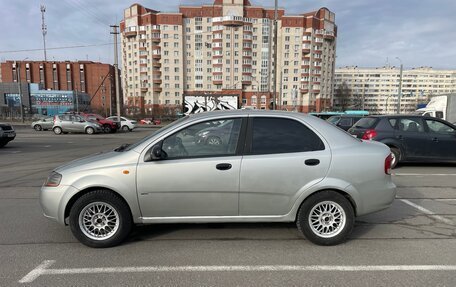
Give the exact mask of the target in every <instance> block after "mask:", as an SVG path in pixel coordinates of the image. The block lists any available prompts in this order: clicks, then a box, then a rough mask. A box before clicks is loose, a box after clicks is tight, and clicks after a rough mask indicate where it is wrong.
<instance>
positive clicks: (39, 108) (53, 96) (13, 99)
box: [0, 83, 91, 118]
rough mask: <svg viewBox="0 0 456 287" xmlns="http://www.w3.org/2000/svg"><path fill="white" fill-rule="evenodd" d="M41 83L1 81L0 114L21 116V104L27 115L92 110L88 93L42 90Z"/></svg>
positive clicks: (48, 114) (50, 114)
mask: <svg viewBox="0 0 456 287" xmlns="http://www.w3.org/2000/svg"><path fill="white" fill-rule="evenodd" d="M39 86H40V85H39V84H26V83H22V84H21V91H20V93H21V94H22V97H21V98H20V96H19V95H20V94H19V86H18V85H17V84H14V83H0V115H1V116H2V117H3V118H9V117H14V118H17V117H18V116H20V106H21V100H22V106H23V108H24V113H25V114H26V115H31V116H34V117H40V116H53V115H57V114H60V113H65V112H69V111H81V112H82V111H91V108H90V96H89V95H88V94H87V93H82V92H77V91H62V90H42V89H40V88H39Z"/></svg>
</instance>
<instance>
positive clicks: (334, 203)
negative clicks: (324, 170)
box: [296, 190, 355, 245]
mask: <svg viewBox="0 0 456 287" xmlns="http://www.w3.org/2000/svg"><path fill="white" fill-rule="evenodd" d="M354 221H355V215H354V210H353V207H352V205H351V204H350V202H349V201H348V199H347V198H345V197H344V196H343V195H341V194H339V193H337V192H335V191H331V190H326V191H322V192H318V193H316V194H313V195H311V196H310V197H309V198H307V199H306V200H305V201H304V202H303V204H302V205H301V207H300V209H299V212H298V215H297V220H296V225H297V227H298V229H299V231H301V232H302V234H304V236H305V237H306V238H307V239H308V240H309V241H311V242H313V243H315V244H318V245H336V244H340V243H342V242H344V241H345V240H346V239H347V237H348V235H350V233H351V231H352V230H353V225H354Z"/></svg>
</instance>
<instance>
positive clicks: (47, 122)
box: [32, 117, 54, 131]
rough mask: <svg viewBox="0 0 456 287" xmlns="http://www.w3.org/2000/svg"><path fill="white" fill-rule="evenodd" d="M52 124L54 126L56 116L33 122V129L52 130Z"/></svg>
mask: <svg viewBox="0 0 456 287" xmlns="http://www.w3.org/2000/svg"><path fill="white" fill-rule="evenodd" d="M52 126H54V118H53V117H50V118H44V119H41V120H37V121H35V122H33V123H32V129H34V130H35V131H46V130H52Z"/></svg>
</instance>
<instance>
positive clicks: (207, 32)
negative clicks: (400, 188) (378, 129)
mask: <svg viewBox="0 0 456 287" xmlns="http://www.w3.org/2000/svg"><path fill="white" fill-rule="evenodd" d="M278 17H279V21H278V39H277V42H278V46H277V51H278V62H277V63H278V73H277V82H276V84H277V108H278V109H287V110H298V111H302V112H308V111H320V110H324V109H329V108H330V106H331V104H332V94H333V85H332V80H333V77H334V67H335V65H334V64H335V50H336V36H337V27H336V25H335V15H334V13H332V12H330V11H329V10H328V9H326V8H321V9H319V10H318V11H314V12H309V13H305V14H299V15H286V14H285V10H284V9H279V10H278ZM273 19H274V9H272V8H264V7H258V6H253V5H251V3H250V2H249V1H248V0H215V1H214V3H213V5H203V6H197V7H196V6H191V7H190V6H180V7H179V12H176V13H161V12H159V11H155V10H152V9H148V8H145V7H143V6H141V5H138V4H133V5H132V6H130V7H129V8H127V9H126V10H125V11H124V19H123V20H122V21H121V23H120V29H121V41H122V47H121V48H122V65H123V76H122V84H123V94H124V95H125V99H126V102H125V103H126V104H127V106H128V107H129V108H130V110H132V111H139V112H144V111H145V112H146V113H152V111H153V109H154V108H159V107H171V108H173V109H175V110H180V109H182V106H183V104H184V101H185V98H186V97H187V96H207V95H212V94H217V95H237V96H238V98H239V101H238V103H239V107H251V108H256V109H267V108H268V106H269V104H270V102H271V100H272V98H273V93H272V91H273V76H272V75H273V67H274V63H273V50H274V46H273V45H274V44H273V43H274V38H273V37H274V33H273V32H274V29H273V27H274V25H273V23H274V21H273Z"/></svg>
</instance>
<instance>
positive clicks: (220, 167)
mask: <svg viewBox="0 0 456 287" xmlns="http://www.w3.org/2000/svg"><path fill="white" fill-rule="evenodd" d="M231 167H232V165H231V164H230V163H219V164H218V165H216V166H215V168H216V169H218V170H229V169H231Z"/></svg>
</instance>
